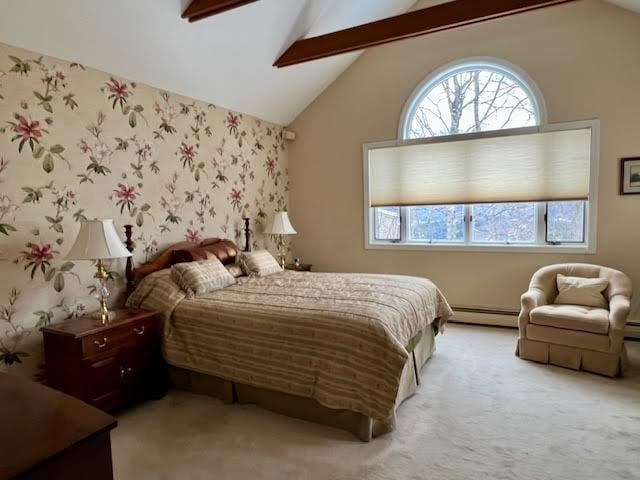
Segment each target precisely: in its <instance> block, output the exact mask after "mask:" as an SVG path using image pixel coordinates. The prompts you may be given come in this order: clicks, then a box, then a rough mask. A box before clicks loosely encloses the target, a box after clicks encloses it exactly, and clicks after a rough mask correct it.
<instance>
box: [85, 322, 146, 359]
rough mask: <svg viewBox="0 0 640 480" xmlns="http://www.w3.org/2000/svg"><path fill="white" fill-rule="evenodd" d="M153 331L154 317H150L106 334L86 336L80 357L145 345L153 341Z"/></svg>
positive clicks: (95, 355) (112, 329) (110, 330)
mask: <svg viewBox="0 0 640 480" xmlns="http://www.w3.org/2000/svg"><path fill="white" fill-rule="evenodd" d="M155 329H156V326H155V317H153V316H151V317H145V318H140V319H138V320H135V321H132V322H129V323H128V324H126V325H121V326H118V327H114V328H110V329H109V330H108V331H106V332H101V333H96V334H94V335H88V336H86V337H84V338H83V339H82V356H83V358H92V357H97V356H101V355H103V354H104V353H107V352H111V351H115V350H116V349H118V348H122V347H130V346H134V345H139V344H142V343H145V342H146V341H150V340H152V339H155V337H154V336H155V332H156V330H155Z"/></svg>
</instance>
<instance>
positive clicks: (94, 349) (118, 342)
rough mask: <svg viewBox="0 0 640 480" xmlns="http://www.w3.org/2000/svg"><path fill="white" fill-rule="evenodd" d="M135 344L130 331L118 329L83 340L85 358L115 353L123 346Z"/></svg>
mask: <svg viewBox="0 0 640 480" xmlns="http://www.w3.org/2000/svg"><path fill="white" fill-rule="evenodd" d="M132 342H133V332H132V331H131V330H130V329H124V328H118V329H113V330H110V331H109V332H104V333H96V334H95V335H89V336H87V337H85V338H83V339H82V356H83V358H92V357H97V356H99V355H103V354H105V353H107V352H114V351H115V350H117V349H118V348H121V347H122V346H123V345H126V344H128V343H132Z"/></svg>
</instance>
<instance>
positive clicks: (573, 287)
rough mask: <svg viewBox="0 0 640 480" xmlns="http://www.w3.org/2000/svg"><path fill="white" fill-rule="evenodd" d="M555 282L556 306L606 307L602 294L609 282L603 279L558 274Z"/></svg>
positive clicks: (605, 300)
mask: <svg viewBox="0 0 640 480" xmlns="http://www.w3.org/2000/svg"><path fill="white" fill-rule="evenodd" d="M556 282H557V283H558V292H559V293H558V296H557V297H556V299H555V302H554V303H556V304H563V305H584V306H586V307H599V308H607V307H608V303H607V299H606V298H604V295H603V294H602V292H604V291H605V290H606V288H607V287H608V286H609V282H608V281H607V280H605V279H603V278H583V277H566V276H564V275H562V274H558V276H557V277H556Z"/></svg>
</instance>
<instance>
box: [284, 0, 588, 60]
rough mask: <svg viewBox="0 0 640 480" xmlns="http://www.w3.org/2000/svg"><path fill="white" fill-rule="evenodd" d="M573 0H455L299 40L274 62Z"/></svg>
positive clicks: (311, 57) (319, 55)
mask: <svg viewBox="0 0 640 480" xmlns="http://www.w3.org/2000/svg"><path fill="white" fill-rule="evenodd" d="M574 1H577V0H455V1H452V2H449V3H443V4H440V5H436V6H434V7H429V8H423V9H421V10H416V11H413V12H409V13H405V14H403V15H398V16H395V17H390V18H385V19H383V20H378V21H376V22H372V23H367V24H364V25H359V26H357V27H352V28H347V29H345V30H340V31H338V32H333V33H327V34H325V35H319V36H317V37H311V38H305V39H302V40H298V41H297V42H295V43H294V44H293V45H291V46H290V47H289V48H288V49H287V51H285V52H284V53H283V54H282V55H281V56H280V58H278V59H277V60H276V62H275V63H274V66H275V67H279V68H280V67H287V66H290V65H296V64H299V63H303V62H309V61H311V60H318V59H320V58H326V57H331V56H333V55H340V54H342V53H347V52H353V51H356V50H362V49H364V48H368V47H374V46H376V45H383V44H385V43H390V42H396V41H398V40H404V39H406V38H412V37H417V36H420V35H426V34H429V33H434V32H440V31H442V30H448V29H452V28H458V27H463V26H465V25H471V24H474V23H479V22H484V21H487V20H493V19H496V18H501V17H507V16H510V15H515V14H518V13H524V12H529V11H531V10H537V9H540V8H545V7H551V6H554V5H560V4H563V3H569V2H574Z"/></svg>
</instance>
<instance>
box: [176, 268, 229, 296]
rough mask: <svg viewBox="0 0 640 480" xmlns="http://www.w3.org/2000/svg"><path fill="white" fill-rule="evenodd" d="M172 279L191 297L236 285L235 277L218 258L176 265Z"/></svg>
mask: <svg viewBox="0 0 640 480" xmlns="http://www.w3.org/2000/svg"><path fill="white" fill-rule="evenodd" d="M171 278H172V279H173V281H174V282H176V283H177V284H178V285H179V286H180V288H181V289H182V290H184V292H185V293H186V294H187V295H188V296H189V297H193V296H194V295H202V294H204V293H207V292H213V291H214V290H219V289H221V288H224V287H228V286H229V285H233V284H234V283H236V279H235V278H233V275H231V274H230V273H229V272H228V271H227V269H226V268H225V267H224V265H223V264H222V262H221V261H220V260H218V259H217V258H212V259H209V260H202V261H200V262H188V263H176V264H175V265H174V266H172V267H171Z"/></svg>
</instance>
